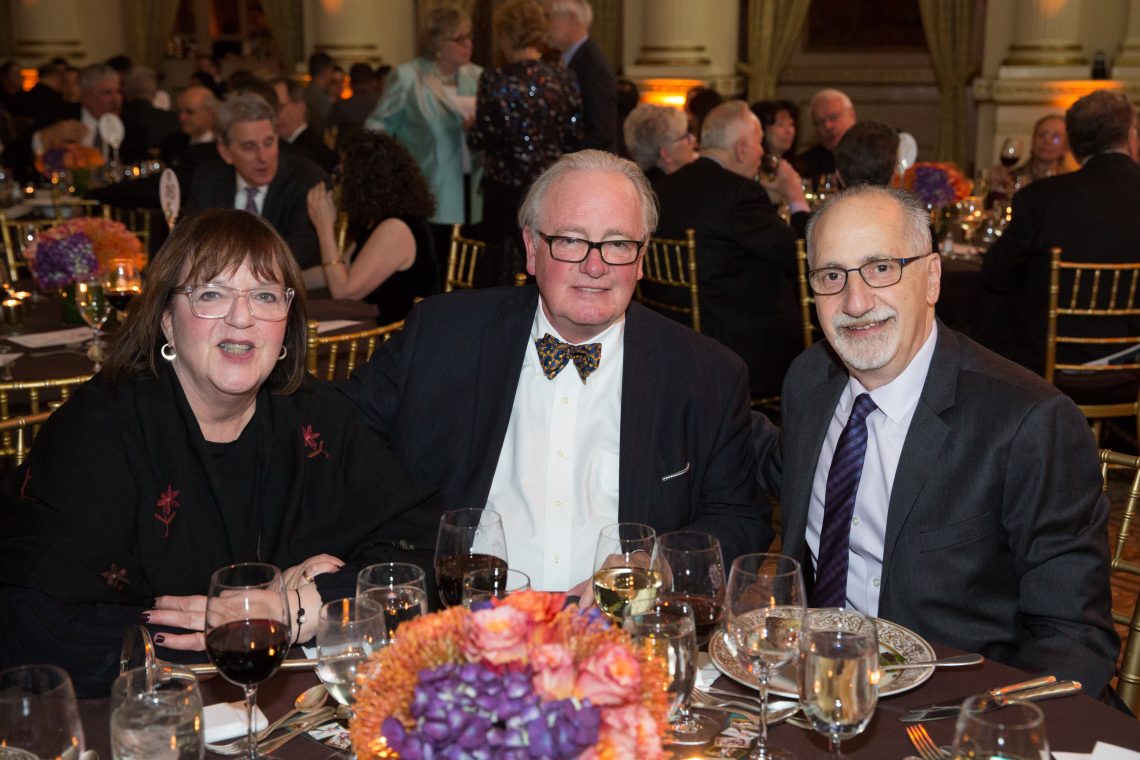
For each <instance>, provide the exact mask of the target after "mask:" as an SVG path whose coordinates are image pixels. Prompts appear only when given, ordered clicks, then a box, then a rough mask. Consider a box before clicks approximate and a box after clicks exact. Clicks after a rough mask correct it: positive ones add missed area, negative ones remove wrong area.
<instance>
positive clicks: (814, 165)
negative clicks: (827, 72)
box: [793, 88, 855, 190]
mask: <svg viewBox="0 0 1140 760" xmlns="http://www.w3.org/2000/svg"><path fill="white" fill-rule="evenodd" d="M810 111H811V123H812V126H814V127H815V134H816V136H817V137H818V138H819V142H818V143H816V144H815V145H813V146H811V147H810V148H808V149H807V150H805V151H804V152H803V153H801V154H799V155H798V156H796V158H795V160H794V162H793V163H794V164H795V167H796V171H798V172H799V173H800V175H801V176H803V177H805V178H807V180H808V181H809V182H811V183H812V187H813V188H815V189H816V190H818V189H819V178H820V177H821V176H823V175H825V174H833V173H834V172H835V155H834V150H835V146H837V145H839V141H840V140H841V139H843V135H844V134H846V133H847V130H848V129H850V128H851V125H852V124H854V123H855V106H854V105H852V104H851V98H849V97H847V95H846V94H845V93H843V92H840V91H839V90H834V89H831V88H828V89H825V90H820V91H819V92H817V93H816V94H815V95H812V96H811V106H810Z"/></svg>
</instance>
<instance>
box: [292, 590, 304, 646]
mask: <svg viewBox="0 0 1140 760" xmlns="http://www.w3.org/2000/svg"><path fill="white" fill-rule="evenodd" d="M293 591H294V592H296V594H297V639H296V642H299V641H300V640H301V626H303V625H304V624H305V608H304V607H302V606H301V589H299V588H296V589H293ZM296 642H294V643H296Z"/></svg>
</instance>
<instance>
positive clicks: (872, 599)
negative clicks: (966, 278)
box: [756, 185, 1120, 696]
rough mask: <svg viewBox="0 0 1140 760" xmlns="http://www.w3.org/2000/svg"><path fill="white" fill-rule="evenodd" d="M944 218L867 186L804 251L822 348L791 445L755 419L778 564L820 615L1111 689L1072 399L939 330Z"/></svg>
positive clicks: (1087, 471)
mask: <svg viewBox="0 0 1140 760" xmlns="http://www.w3.org/2000/svg"><path fill="white" fill-rule="evenodd" d="M929 223H930V216H929V214H928V213H927V211H926V209H925V208H924V207H923V206H922V204H921V203H919V202H918V200H917V199H916V198H914V197H913V196H911V195H909V194H908V193H905V192H903V191H900V190H895V189H891V188H884V187H876V186H872V185H860V186H859V187H855V188H851V189H849V190H846V191H844V192H843V193H842V194H841V195H839V196H837V197H836V198H835V200H833V201H831V202H830V203H829V204H828V205H827V206H826V207H825V208H824V210H823V211H822V212H821V213H820V214H818V215H817V216H815V217H813V219H812V222H811V224H810V225H809V226H808V234H807V243H808V252H809V257H810V265H811V267H812V269H811V271H810V273H809V281H810V283H811V286H812V289H813V291H814V293H815V303H816V310H817V311H818V314H819V321H820V324H821V325H822V327H823V331H824V334H825V335H826V337H827V340H826V342H820V343H817V344H815V345H814V346H813V347H812V348H810V349H808V350H807V351H805V352H804V353H803V354H802V355H801V356H800V357H799V358H797V359H796V361H795V363H794V364H793V365H792V367H791V369H790V370H789V371H788V376H787V379H786V380H785V382H784V392H783V396H782V402H783V403H782V413H783V422H784V428H783V430H784V432H783V435H782V439H781V440H780V441H779V445H773V444H774V443H775V441H776V436H775V434H773V433H772V431H771V430H770V426H764V425H763V422H764V420H763V418H761V417H759V416H757V420H756V422H757V425H756V430H757V435H756V443H757V448H758V454H759V456H760V458H761V461H765V462H767V465H768V467H767V469H766V470H763V471H762V473H763V474H764V475H765V478H764V479H763V480H764V482H765V483H766V484H767V485H768V487H769V489H770V490H771V491H772V492H774V493H779V498H780V506H781V517H782V520H781V523H782V525H781V529H782V532H783V552H784V553H785V554H788V555H791V556H792V557H795V558H797V559H800V560H801V561H802V562H803V569H804V576H805V581H806V582H807V585H808V588H809V594H808V597H809V603H810V604H811V606H813V607H832V606H846V607H848V608H855V609H857V610H859V611H860V612H863V613H865V614H868V615H876V616H878V617H881V618H885V619H887V620H891V621H894V622H896V623H900V624H902V625H904V626H907V627H908V628H911V629H913V630H915V631H917V632H918V633H920V634H921V635H923V636H924V637H926V638H927V639H930V640H931V641H934V642H938V643H942V644H947V645H949V646H953V647H957V648H959V649H964V650H966V651H969V652H980V653H982V654H984V655H985V656H987V657H990V658H993V659H995V660H998V661H1001V662H1004V663H1007V664H1009V665H1013V666H1014V667H1018V668H1021V669H1023V670H1027V671H1029V672H1031V673H1052V674H1054V675H1056V676H1057V678H1062V679H1063V678H1073V679H1077V680H1079V681H1080V682H1081V683H1082V684H1083V686H1084V689H1085V691H1086V692H1087V693H1088V694H1090V695H1093V696H1095V695H1098V694H1100V693H1101V692H1102V691H1104V689H1105V687H1106V685H1107V684H1108V681H1109V679H1110V678H1112V676H1113V673H1114V670H1115V662H1116V655H1117V650H1118V648H1119V644H1120V642H1119V639H1118V638H1117V635H1116V633H1115V631H1114V629H1113V626H1112V619H1111V615H1110V606H1111V598H1110V597H1111V593H1110V589H1109V582H1108V542H1107V519H1108V502H1107V500H1106V499H1105V497H1104V495H1103V494H1102V493H1101V477H1100V471H1099V468H1098V464H1097V451H1096V444H1095V443H1094V441H1093V438H1092V435H1091V433H1090V432H1089V426H1088V423H1087V422H1086V421H1085V419H1084V417H1083V416H1082V415H1081V413H1080V412H1079V411H1078V410H1077V408H1076V406H1074V404H1073V403H1072V401H1070V400H1069V399H1068V398H1067V397H1065V396H1064V395H1062V394H1061V393H1059V392H1058V391H1057V390H1056V389H1055V388H1054V387H1053V386H1052V385H1049V384H1048V383H1045V382H1044V381H1043V380H1042V379H1041V378H1039V377H1037V376H1035V375H1033V374H1032V373H1030V372H1027V371H1025V370H1024V369H1023V368H1021V367H1018V366H1017V365H1016V364H1014V363H1012V362H1009V361H1007V360H1005V359H1002V358H1001V357H999V356H997V355H996V354H993V353H991V352H990V351H987V350H986V349H984V348H982V347H981V346H979V345H977V344H976V343H974V342H972V341H971V340H969V339H968V338H966V337H965V336H963V335H961V334H959V333H956V332H954V331H953V330H950V329H949V328H947V327H946V326H945V325H943V324H941V323H940V322H938V321H937V319H936V318H935V315H934V305H935V303H936V302H937V300H938V295H939V288H940V278H941V272H942V267H941V262H940V260H939V258H938V254H937V253H931V238H930V227H929Z"/></svg>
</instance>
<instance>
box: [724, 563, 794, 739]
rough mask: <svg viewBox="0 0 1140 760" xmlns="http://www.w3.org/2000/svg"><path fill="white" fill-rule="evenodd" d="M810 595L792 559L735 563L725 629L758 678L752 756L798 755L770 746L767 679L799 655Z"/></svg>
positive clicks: (737, 652) (739, 656) (727, 593)
mask: <svg viewBox="0 0 1140 760" xmlns="http://www.w3.org/2000/svg"><path fill="white" fill-rule="evenodd" d="M806 598H807V597H806V594H805V593H804V579H803V573H802V571H801V570H800V563H799V562H797V561H796V560H794V559H792V558H791V557H786V556H784V555H782V554H744V555H741V556H739V557H737V558H736V559H735V560H734V561H733V563H732V569H731V570H730V571H729V574H728V589H727V592H726V595H725V631H726V632H727V634H728V641H729V643H730V645H731V648H732V649H733V650H734V651H735V653H736V656H737V657H738V658H740V659H742V660H744V661H745V663H746V664H747V666H748V667H749V668H750V669H751V670H752V672H753V673H755V674H756V676H757V680H758V682H759V683H758V691H759V693H760V721H759V722H760V735H759V736H758V737H757V739H756V746H755V748H754V749H753V750H752V754H750V755H749V757H750V758H753V760H769V759H770V758H777V759H778V760H791V759H792V758H793V755H792V754H791V753H790V752H788V751H787V750H784V749H780V748H777V747H772V746H769V744H768V683H769V681H770V680H771V678H772V672H773V671H774V670H775V669H777V668H779V667H781V666H782V665H785V664H787V663H789V662H791V661H792V659H793V658H794V657H795V654H796V649H797V645H798V642H799V633H800V625H801V623H802V620H803V615H804V604H805V599H806Z"/></svg>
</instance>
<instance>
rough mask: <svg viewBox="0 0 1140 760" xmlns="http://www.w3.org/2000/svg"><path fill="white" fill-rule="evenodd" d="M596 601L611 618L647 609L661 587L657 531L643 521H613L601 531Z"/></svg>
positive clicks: (596, 559)
mask: <svg viewBox="0 0 1140 760" xmlns="http://www.w3.org/2000/svg"><path fill="white" fill-rule="evenodd" d="M593 578H594V601H595V602H596V603H597V605H598V608H599V609H600V610H601V611H602V612H604V613H605V614H606V616H607V617H609V618H610V620H613V621H615V622H617V623H620V622H621V621H622V619H624V618H625V617H626V616H627V615H630V614H632V613H635V612H646V611H648V610H649V609H650V608H652V606H653V602H654V600H655V599H656V598H657V591H658V589H659V588H660V587H661V582H662V573H661V558H660V555H659V554H658V552H657V531H655V530H654V529H653V528H651V527H650V526H648V525H642V524H641V523H613V524H610V525H607V526H605V527H604V528H602V529H601V530H600V531H599V532H598V544H597V547H596V548H595V549H594V576H593Z"/></svg>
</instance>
